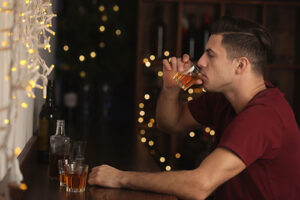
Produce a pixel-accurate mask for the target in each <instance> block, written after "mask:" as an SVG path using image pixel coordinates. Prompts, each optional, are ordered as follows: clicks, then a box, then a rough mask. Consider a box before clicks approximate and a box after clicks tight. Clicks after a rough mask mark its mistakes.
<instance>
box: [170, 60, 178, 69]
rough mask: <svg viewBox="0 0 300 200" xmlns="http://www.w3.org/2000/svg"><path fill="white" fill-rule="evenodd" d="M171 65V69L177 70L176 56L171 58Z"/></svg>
mask: <svg viewBox="0 0 300 200" xmlns="http://www.w3.org/2000/svg"><path fill="white" fill-rule="evenodd" d="M171 66H172V69H173V71H175V72H177V71H178V69H177V58H176V57H172V58H171Z"/></svg>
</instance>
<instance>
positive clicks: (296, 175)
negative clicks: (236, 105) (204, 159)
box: [189, 83, 300, 200]
mask: <svg viewBox="0 0 300 200" xmlns="http://www.w3.org/2000/svg"><path fill="white" fill-rule="evenodd" d="M267 87H268V88H267V89H266V90H263V91H261V92H259V93H258V94H256V95H255V97H253V99H252V100H251V101H250V102H249V103H248V105H247V106H246V107H245V108H244V109H243V110H242V111H241V112H240V113H238V114H236V113H235V111H234V109H233V107H232V106H231V104H230V103H229V102H228V101H227V100H226V98H225V97H224V96H223V95H221V94H216V93H209V92H208V93H206V94H204V95H202V96H201V97H200V98H198V99H195V100H194V101H190V102H189V109H190V112H191V113H192V115H193V116H194V118H195V119H196V120H197V121H198V122H199V123H200V124H202V125H206V126H211V127H212V128H213V129H214V130H215V131H216V146H217V147H224V148H227V149H230V150H231V151H233V152H234V153H235V154H236V155H237V156H239V157H240V158H241V160H242V161H243V162H244V163H245V164H246V169H245V170H244V171H242V172H241V173H240V174H238V175H237V176H235V177H233V178H232V179H230V180H228V181H227V182H226V183H224V184H223V185H221V186H220V187H219V188H218V189H217V190H216V191H215V196H216V199H220V200H226V199H229V200H236V199H243V200H248V199H249V200H250V199H251V200H260V199H272V200H273V199H278V200H285V199H288V200H299V199H300V131H299V128H298V125H297V123H296V120H295V117H294V113H293V111H292V109H291V108H290V106H289V104H288V102H287V101H286V99H285V98H284V95H283V93H281V92H280V91H279V90H278V89H277V88H275V87H273V86H272V85H270V84H268V83H267Z"/></svg>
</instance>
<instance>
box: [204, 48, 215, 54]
mask: <svg viewBox="0 0 300 200" xmlns="http://www.w3.org/2000/svg"><path fill="white" fill-rule="evenodd" d="M205 51H206V52H207V53H214V54H216V52H214V51H213V50H212V49H211V48H208V49H205Z"/></svg>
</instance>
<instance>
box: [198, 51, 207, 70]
mask: <svg viewBox="0 0 300 200" xmlns="http://www.w3.org/2000/svg"><path fill="white" fill-rule="evenodd" d="M204 55H205V53H203V54H202V56H201V57H200V58H199V59H198V61H197V65H198V67H200V68H203V67H206V66H207V65H206V62H205V58H204V57H205V56H204Z"/></svg>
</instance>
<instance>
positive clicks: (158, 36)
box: [151, 4, 166, 59]
mask: <svg viewBox="0 0 300 200" xmlns="http://www.w3.org/2000/svg"><path fill="white" fill-rule="evenodd" d="M155 9H156V11H155V21H154V24H153V26H152V27H153V29H152V41H151V46H152V48H151V49H152V52H151V53H154V55H155V56H156V57H157V58H158V59H161V58H163V53H164V50H165V42H166V25H165V23H164V21H163V6H162V5H161V4H157V6H156V7H155Z"/></svg>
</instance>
